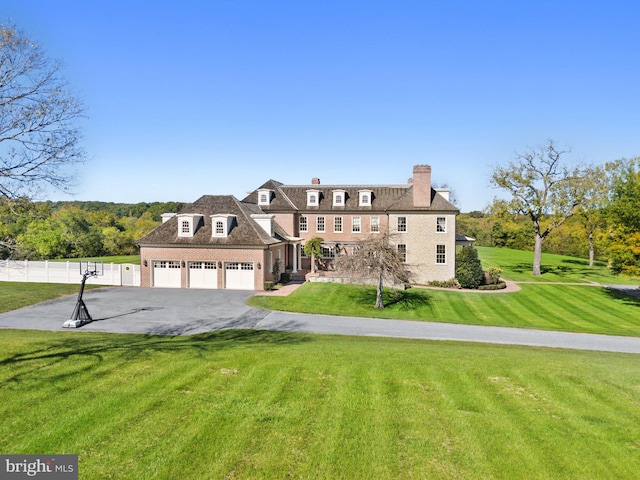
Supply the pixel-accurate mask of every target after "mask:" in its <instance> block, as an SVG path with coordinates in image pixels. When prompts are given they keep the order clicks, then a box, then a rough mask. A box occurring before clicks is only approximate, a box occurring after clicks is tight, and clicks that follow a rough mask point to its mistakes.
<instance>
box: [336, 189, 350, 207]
mask: <svg viewBox="0 0 640 480" xmlns="http://www.w3.org/2000/svg"><path fill="white" fill-rule="evenodd" d="M346 199H347V192H346V191H344V190H334V191H333V206H334V207H344V202H345V201H346Z"/></svg>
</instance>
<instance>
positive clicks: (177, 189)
mask: <svg viewBox="0 0 640 480" xmlns="http://www.w3.org/2000/svg"><path fill="white" fill-rule="evenodd" d="M638 18H640V2H637V1H616V0H609V1H606V2H605V1H589V0H582V1H563V0H554V1H546V0H536V1H529V0H523V1H513V0H508V1H501V0H496V1H492V0H484V1H456V0H448V1H447V0H442V1H440V0H434V1H431V0H421V1H408V0H407V1H405V0H392V1H387V0H379V1H376V0H368V1H358V0H354V1H349V0H341V1H333V0H323V1H311V0H309V1H305V0H298V1H286V0H279V1H272V0H261V1H244V0H209V1H205V0H199V1H195V0H181V1H179V2H178V1H171V2H169V1H163V0H154V1H142V0H140V1H136V0H124V1H123V0H109V1H104V0H91V1H81V0H75V1H73V0H59V1H56V0H49V1H47V0H29V1H25V0H2V2H1V3H0V21H3V22H6V21H7V20H9V21H11V22H13V23H15V24H16V25H17V26H18V27H19V28H20V29H21V30H23V31H24V32H25V33H26V34H28V35H29V37H30V38H32V39H33V40H35V41H36V42H37V43H38V44H40V45H41V46H42V47H43V48H44V50H45V51H46V53H47V55H48V56H49V57H50V58H54V59H60V60H62V61H63V62H64V65H65V68H64V75H65V78H66V79H67V81H68V82H69V84H70V86H71V89H72V91H73V92H74V93H75V94H76V95H77V96H78V97H80V98H81V99H82V100H83V101H84V103H85V105H86V107H87V118H85V119H83V120H82V121H80V122H79V124H80V126H81V128H82V131H83V140H82V145H83V147H84V149H85V150H86V152H87V161H86V163H85V164H83V165H80V166H79V167H78V169H77V179H76V185H75V187H74V188H73V190H74V192H75V193H74V195H73V196H70V195H67V194H63V193H61V192H57V191H51V192H46V196H47V198H49V199H51V200H99V201H107V202H126V203H137V202H153V201H179V202H192V201H195V200H196V199H197V198H198V197H200V196H201V195H204V194H210V195H217V194H220V195H228V194H232V195H235V196H236V197H238V198H239V199H242V198H243V197H244V196H245V195H246V193H247V192H248V191H251V190H254V189H255V188H257V187H259V186H260V185H262V184H263V183H264V182H266V181H267V180H269V179H274V180H278V181H280V182H283V183H285V184H294V185H300V184H308V183H310V181H311V178H312V177H318V178H320V180H321V183H322V184H325V185H331V184H359V185H362V184H368V185H378V184H403V183H406V182H407V180H408V179H409V178H410V177H411V175H412V168H413V166H414V165H417V164H429V165H431V167H432V181H433V182H434V183H435V184H437V185H445V184H446V185H448V186H449V187H450V188H452V190H453V193H454V196H455V198H456V200H457V203H458V207H459V208H460V210H461V211H462V212H469V211H472V210H482V209H484V208H485V207H487V205H489V204H490V203H491V201H492V200H493V198H494V197H496V196H498V197H500V196H503V197H504V194H503V193H502V192H500V191H499V190H494V189H492V188H491V187H490V185H489V178H490V176H491V172H492V171H493V168H495V167H496V166H497V165H505V164H507V163H508V162H509V161H511V160H513V159H514V158H515V156H516V155H517V154H518V153H522V152H524V151H526V150H527V149H529V148H535V147H537V146H539V145H543V144H545V143H546V141H547V140H548V139H553V140H554V141H555V142H556V144H557V145H559V146H560V147H562V148H565V149H570V150H571V152H570V154H567V155H566V157H565V158H566V160H567V161H568V162H569V163H577V162H584V163H604V162H607V161H611V160H616V159H619V158H623V157H625V158H630V157H635V156H638V155H640V28H638Z"/></svg>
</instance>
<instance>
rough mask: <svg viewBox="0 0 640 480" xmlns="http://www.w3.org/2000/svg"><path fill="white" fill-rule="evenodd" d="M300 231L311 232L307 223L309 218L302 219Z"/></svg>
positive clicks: (303, 217)
mask: <svg viewBox="0 0 640 480" xmlns="http://www.w3.org/2000/svg"><path fill="white" fill-rule="evenodd" d="M300 231H301V232H308V231H309V224H308V223H307V217H305V216H302V217H300Z"/></svg>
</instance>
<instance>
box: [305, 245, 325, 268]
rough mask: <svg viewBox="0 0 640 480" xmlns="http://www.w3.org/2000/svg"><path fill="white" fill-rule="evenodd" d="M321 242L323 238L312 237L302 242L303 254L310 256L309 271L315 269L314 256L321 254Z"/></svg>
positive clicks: (317, 256) (318, 256)
mask: <svg viewBox="0 0 640 480" xmlns="http://www.w3.org/2000/svg"><path fill="white" fill-rule="evenodd" d="M322 242H324V239H323V238H320V237H313V238H311V239H309V241H308V242H307V243H305V244H304V254H305V255H306V256H307V257H311V273H315V271H316V258H320V257H321V256H322Z"/></svg>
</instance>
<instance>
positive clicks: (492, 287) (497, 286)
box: [478, 282, 507, 290]
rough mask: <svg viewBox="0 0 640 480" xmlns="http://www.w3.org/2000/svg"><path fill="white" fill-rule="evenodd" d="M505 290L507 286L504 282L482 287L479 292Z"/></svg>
mask: <svg viewBox="0 0 640 480" xmlns="http://www.w3.org/2000/svg"><path fill="white" fill-rule="evenodd" d="M503 288H507V284H506V283H504V282H498V283H493V284H490V285H480V286H479V287H478V290H502V289H503Z"/></svg>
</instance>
